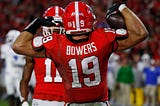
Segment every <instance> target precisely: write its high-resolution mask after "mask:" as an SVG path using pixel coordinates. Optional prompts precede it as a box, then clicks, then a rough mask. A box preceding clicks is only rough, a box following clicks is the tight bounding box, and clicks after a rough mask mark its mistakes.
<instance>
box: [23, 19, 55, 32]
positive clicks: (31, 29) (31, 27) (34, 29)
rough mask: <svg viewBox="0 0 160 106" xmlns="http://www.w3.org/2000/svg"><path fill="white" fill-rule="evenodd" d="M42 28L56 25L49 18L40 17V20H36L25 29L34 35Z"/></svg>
mask: <svg viewBox="0 0 160 106" xmlns="http://www.w3.org/2000/svg"><path fill="white" fill-rule="evenodd" d="M41 26H47V27H50V26H55V23H54V22H52V20H51V19H49V18H41V17H38V18H36V19H34V20H33V21H32V22H31V23H30V24H29V25H28V26H27V27H26V28H25V29H24V31H28V32H30V33H32V34H33V35H34V34H35V33H36V32H37V30H38V29H39V28H40V27H41Z"/></svg>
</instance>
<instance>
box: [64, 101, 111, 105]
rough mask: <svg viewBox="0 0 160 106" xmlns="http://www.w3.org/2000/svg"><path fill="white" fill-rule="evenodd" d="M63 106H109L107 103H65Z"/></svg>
mask: <svg viewBox="0 0 160 106" xmlns="http://www.w3.org/2000/svg"><path fill="white" fill-rule="evenodd" d="M65 106H110V104H109V102H108V101H106V102H92V103H66V104H65Z"/></svg>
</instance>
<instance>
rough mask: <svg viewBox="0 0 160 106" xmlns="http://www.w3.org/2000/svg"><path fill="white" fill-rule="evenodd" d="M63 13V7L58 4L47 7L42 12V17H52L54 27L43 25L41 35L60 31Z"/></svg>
mask: <svg viewBox="0 0 160 106" xmlns="http://www.w3.org/2000/svg"><path fill="white" fill-rule="evenodd" d="M63 14H64V9H63V8H62V7H59V6H51V7H49V8H48V9H47V10H46V11H45V12H44V14H43V17H44V18H48V17H52V18H53V20H52V21H53V22H54V23H55V24H56V26H54V27H45V26H43V27H42V28H43V35H44V36H47V35H50V34H52V33H53V32H55V31H56V32H60V33H61V32H62V30H63V29H64V28H63V25H62V16H63Z"/></svg>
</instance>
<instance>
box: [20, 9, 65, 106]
mask: <svg viewBox="0 0 160 106" xmlns="http://www.w3.org/2000/svg"><path fill="white" fill-rule="evenodd" d="M63 13H64V9H63V8H61V7H59V6H52V7H50V8H48V9H47V10H46V11H45V13H44V15H43V17H46V18H54V21H57V22H58V23H57V26H55V27H51V28H49V27H43V28H42V29H43V36H49V35H50V34H52V33H61V32H62V29H63V28H62V26H59V25H58V24H59V23H62V18H61V17H62V15H63ZM33 47H34V49H35V50H38V51H40V50H41V49H42V48H43V44H42V36H37V37H35V38H34V40H33ZM33 70H34V72H35V77H36V85H35V88H34V95H33V100H32V106H36V105H38V106H45V105H46V106H64V102H63V100H64V97H63V95H64V86H63V83H62V78H61V77H60V75H59V73H58V71H57V69H56V68H55V65H54V62H53V61H52V60H51V59H49V58H33V57H29V56H28V57H26V64H25V67H24V72H23V77H22V80H21V83H20V90H21V95H22V106H29V104H28V103H27V98H28V83H29V81H30V78H31V75H32V72H33Z"/></svg>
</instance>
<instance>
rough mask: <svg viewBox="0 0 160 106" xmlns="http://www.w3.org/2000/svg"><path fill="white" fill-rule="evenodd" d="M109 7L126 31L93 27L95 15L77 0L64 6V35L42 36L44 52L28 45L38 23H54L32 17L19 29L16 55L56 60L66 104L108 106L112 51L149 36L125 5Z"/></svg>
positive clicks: (49, 24) (122, 48) (14, 46)
mask: <svg viewBox="0 0 160 106" xmlns="http://www.w3.org/2000/svg"><path fill="white" fill-rule="evenodd" d="M112 10H118V11H120V12H121V13H122V15H123V16H124V19H125V22H126V27H127V31H126V30H123V31H122V30H116V31H115V30H112V29H95V30H94V29H93V24H94V21H95V16H94V14H93V12H92V10H91V8H90V7H89V6H88V5H87V4H85V3H83V2H81V1H76V2H71V3H70V4H69V5H68V6H67V7H66V9H65V13H64V16H63V23H64V28H65V33H66V34H65V35H63V34H52V35H51V36H47V37H44V38H43V45H44V48H45V49H44V50H43V51H41V52H36V51H34V50H33V49H32V45H31V44H30V42H32V39H33V35H34V34H35V33H36V30H37V29H38V28H39V27H40V26H42V25H46V26H51V25H54V23H50V22H49V21H46V20H45V19H42V18H37V19H35V20H34V21H33V22H32V23H31V24H30V25H29V26H28V27H27V28H26V29H25V30H24V31H23V32H21V36H19V37H18V38H17V40H16V41H15V42H14V44H13V46H12V47H13V49H14V51H15V52H17V53H19V54H24V55H29V56H33V57H49V58H51V59H52V60H53V61H54V62H55V65H56V67H57V69H58V70H59V73H60V75H61V76H62V78H63V81H64V87H65V102H66V105H68V104H69V106H82V105H83V106H94V105H99V106H109V104H108V102H107V100H108V97H107V95H108V94H107V85H106V79H107V78H106V73H107V71H106V70H107V66H108V65H107V64H108V59H109V57H110V55H111V53H113V52H115V51H122V50H125V49H128V48H131V47H133V46H135V45H136V44H138V43H140V42H141V41H143V40H144V39H145V38H146V37H147V35H148V31H147V30H146V28H145V27H144V25H143V23H142V22H141V21H140V19H139V18H138V17H137V16H136V15H135V14H134V13H133V12H132V11H131V10H130V9H129V8H128V7H127V6H126V5H125V4H118V3H117V5H114V6H113V7H111V8H110V9H109V11H112ZM134 25H136V27H135V26H134ZM33 26H34V27H33ZM35 27H36V28H37V29H35ZM127 32H128V33H127ZM119 34H120V35H126V34H128V38H127V39H125V40H117V36H119ZM26 48H27V50H26Z"/></svg>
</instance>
